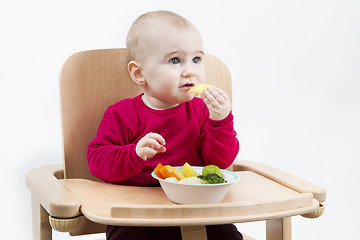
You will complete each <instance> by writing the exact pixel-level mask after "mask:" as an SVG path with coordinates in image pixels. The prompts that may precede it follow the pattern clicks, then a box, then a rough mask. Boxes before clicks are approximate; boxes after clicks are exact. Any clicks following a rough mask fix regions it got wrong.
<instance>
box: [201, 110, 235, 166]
mask: <svg viewBox="0 0 360 240" xmlns="http://www.w3.org/2000/svg"><path fill="white" fill-rule="evenodd" d="M236 135H237V134H236V132H235V130H234V124H233V115H232V112H230V114H229V115H228V116H227V117H226V118H225V119H222V120H220V121H215V120H212V119H210V118H208V117H207V119H206V120H205V122H204V124H203V126H202V127H201V133H200V138H199V141H200V142H199V146H200V147H201V149H199V152H200V154H201V157H202V161H203V163H204V165H210V164H214V165H217V166H218V167H219V168H222V169H224V168H227V167H229V166H230V165H231V164H232V163H233V162H234V160H235V158H236V156H237V154H238V152H239V141H238V139H237V138H236Z"/></svg>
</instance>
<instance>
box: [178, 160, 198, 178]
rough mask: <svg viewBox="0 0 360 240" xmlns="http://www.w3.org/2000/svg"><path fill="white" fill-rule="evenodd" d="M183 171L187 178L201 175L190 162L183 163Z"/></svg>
mask: <svg viewBox="0 0 360 240" xmlns="http://www.w3.org/2000/svg"><path fill="white" fill-rule="evenodd" d="M182 172H183V174H184V176H185V177H186V178H188V177H196V176H199V174H198V173H197V172H196V171H195V170H194V169H193V168H192V167H191V166H190V164H188V163H185V164H184V165H183V167H182Z"/></svg>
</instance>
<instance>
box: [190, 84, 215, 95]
mask: <svg viewBox="0 0 360 240" xmlns="http://www.w3.org/2000/svg"><path fill="white" fill-rule="evenodd" d="M208 87H213V86H212V85H210V84H206V83H200V84H196V85H195V86H193V87H192V88H190V89H189V91H188V92H189V93H198V94H200V93H202V92H203V91H204V90H205V89H207V88H208Z"/></svg>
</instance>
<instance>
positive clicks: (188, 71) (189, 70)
mask: <svg viewBox="0 0 360 240" xmlns="http://www.w3.org/2000/svg"><path fill="white" fill-rule="evenodd" d="M181 75H182V77H184V78H189V77H194V76H195V71H194V68H193V67H191V66H185V67H184V70H183V72H182V74H181Z"/></svg>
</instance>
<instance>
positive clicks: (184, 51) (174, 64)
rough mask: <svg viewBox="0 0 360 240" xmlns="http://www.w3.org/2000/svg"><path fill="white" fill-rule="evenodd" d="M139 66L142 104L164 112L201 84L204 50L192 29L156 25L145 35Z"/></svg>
mask: <svg viewBox="0 0 360 240" xmlns="http://www.w3.org/2000/svg"><path fill="white" fill-rule="evenodd" d="M145 45H146V47H145V48H144V50H143V52H142V54H141V60H140V64H141V65H142V67H143V74H144V77H145V81H146V85H145V86H144V97H143V99H144V102H145V103H146V104H147V105H149V106H150V107H153V108H158V109H167V108H172V107H175V106H177V105H178V104H179V103H182V102H186V101H190V100H191V99H192V98H193V97H194V96H195V94H194V93H188V92H187V91H188V90H189V89H190V88H191V87H192V86H194V85H195V84H198V83H203V82H205V68H204V50H203V43H202V39H201V36H200V33H199V32H198V31H197V30H196V29H195V28H192V27H191V28H190V27H189V28H186V29H184V28H181V29H179V28H176V27H172V26H169V25H168V24H165V23H161V22H159V23H158V24H156V25H154V26H153V27H152V29H151V30H149V31H148V33H147V34H146V40H145Z"/></svg>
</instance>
